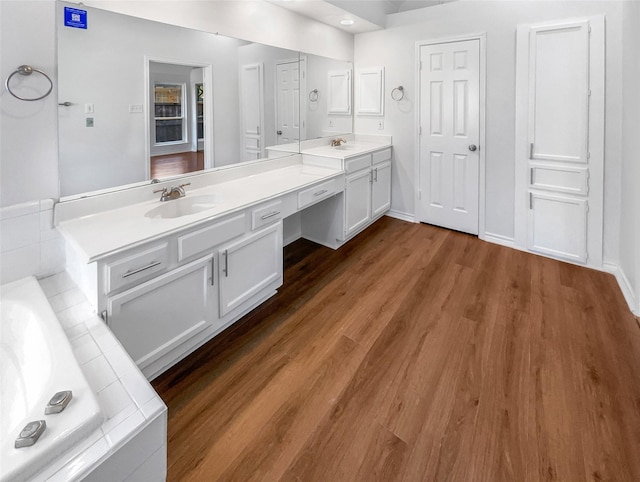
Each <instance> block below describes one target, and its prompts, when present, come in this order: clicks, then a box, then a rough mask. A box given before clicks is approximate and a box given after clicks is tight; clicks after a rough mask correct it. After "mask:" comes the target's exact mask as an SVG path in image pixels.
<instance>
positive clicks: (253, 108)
mask: <svg viewBox="0 0 640 482" xmlns="http://www.w3.org/2000/svg"><path fill="white" fill-rule="evenodd" d="M240 74H241V77H240V89H241V94H242V95H240V113H241V115H242V146H241V147H242V148H241V151H240V152H241V155H242V160H243V161H251V160H254V159H260V158H261V157H263V156H262V148H263V144H264V141H263V128H262V126H263V124H264V112H263V111H262V104H263V99H264V84H263V77H262V64H250V65H243V66H241V67H240Z"/></svg>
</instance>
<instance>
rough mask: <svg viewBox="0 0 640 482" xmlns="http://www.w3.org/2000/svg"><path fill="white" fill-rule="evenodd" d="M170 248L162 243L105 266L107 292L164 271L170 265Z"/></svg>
mask: <svg viewBox="0 0 640 482" xmlns="http://www.w3.org/2000/svg"><path fill="white" fill-rule="evenodd" d="M168 256H169V249H168V246H167V243H162V244H159V245H157V246H154V247H152V248H149V249H146V250H144V251H141V252H139V253H136V254H133V255H131V256H127V257H126V258H123V259H118V260H116V261H114V262H112V263H107V265H106V266H105V278H106V279H105V292H106V293H110V292H112V291H115V290H117V289H120V288H122V287H125V286H129V285H131V284H133V283H137V282H138V281H140V280H142V279H145V278H147V277H148V276H149V275H151V274H154V273H158V272H160V271H164V270H165V269H166V268H167V265H168V259H169V258H168Z"/></svg>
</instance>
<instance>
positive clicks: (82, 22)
mask: <svg viewBox="0 0 640 482" xmlns="http://www.w3.org/2000/svg"><path fill="white" fill-rule="evenodd" d="M64 26H65V27H73V28H84V29H86V28H87V11H86V10H80V9H78V8H71V7H64Z"/></svg>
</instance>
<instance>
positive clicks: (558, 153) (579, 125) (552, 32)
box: [529, 22, 589, 163]
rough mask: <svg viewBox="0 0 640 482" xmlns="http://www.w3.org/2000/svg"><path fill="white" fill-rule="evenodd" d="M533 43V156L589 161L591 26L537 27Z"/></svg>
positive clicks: (564, 160)
mask: <svg viewBox="0 0 640 482" xmlns="http://www.w3.org/2000/svg"><path fill="white" fill-rule="evenodd" d="M530 42H531V43H530V49H531V50H530V59H529V60H530V64H531V69H530V72H529V74H530V85H531V90H530V99H529V104H530V111H529V116H530V123H529V125H530V132H529V142H530V144H531V146H532V147H531V158H532V159H544V160H555V161H562V162H581V163H586V162H587V132H588V101H589V31H588V24H587V23H586V22H582V23H578V24H575V25H572V26H566V27H562V28H557V27H556V28H545V29H533V30H532V31H531V39H530Z"/></svg>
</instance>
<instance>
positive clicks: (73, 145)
mask: <svg viewBox="0 0 640 482" xmlns="http://www.w3.org/2000/svg"><path fill="white" fill-rule="evenodd" d="M65 7H68V8H71V9H81V10H83V11H86V12H87V28H75V27H72V26H65V21H64V19H65ZM57 8H58V15H57V18H58V101H59V103H60V105H59V108H58V112H59V115H58V120H59V170H60V173H59V175H60V195H61V196H62V198H63V199H64V198H69V197H76V196H78V195H85V194H88V193H95V192H103V191H105V190H112V189H114V188H117V189H121V188H126V187H128V186H131V185H139V184H140V183H143V182H149V181H150V180H152V179H161V180H162V179H164V178H171V177H175V176H182V175H189V174H192V173H194V172H199V171H201V170H203V169H213V168H216V169H218V168H224V167H226V166H229V165H232V164H236V163H238V162H245V161H252V162H255V161H256V160H259V159H266V158H268V157H277V156H284V155H291V154H292V153H298V152H299V142H300V140H305V139H312V138H317V137H326V136H334V135H339V134H346V133H350V132H351V131H352V125H353V122H352V116H351V111H350V110H347V111H344V112H330V110H329V107H330V105H331V104H332V102H333V103H335V102H337V101H336V98H337V97H339V95H338V96H337V95H336V94H335V93H334V94H333V97H334V98H333V100H332V97H331V94H330V92H331V90H332V86H331V79H332V78H333V77H332V76H335V75H336V73H342V74H343V75H344V76H345V77H344V79H343V80H344V81H345V82H346V80H345V79H346V78H347V77H346V76H349V79H351V76H352V74H351V72H352V65H351V63H350V62H342V61H335V60H331V59H326V58H324V57H319V56H315V55H311V54H300V53H299V52H297V51H292V50H286V49H281V48H277V47H272V46H268V45H262V44H258V43H253V42H247V41H244V40H239V39H234V38H229V37H224V36H221V35H216V34H212V33H207V32H202V31H197V30H190V29H186V28H183V27H177V26H172V25H167V24H163V23H158V22H153V21H149V20H145V19H141V18H137V17H131V16H127V15H122V14H118V13H114V12H110V11H107V10H101V9H97V8H91V7H85V6H78V5H77V4H69V3H65V2H58V5H57ZM67 16H69V12H67ZM349 82H351V80H349ZM351 89H352V83H350V84H349V86H348V92H347V91H344V92H342V93H341V94H340V95H342V96H343V97H344V98H345V99H346V98H347V97H349V102H350V97H352V95H351ZM333 90H335V83H334V88H333Z"/></svg>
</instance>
